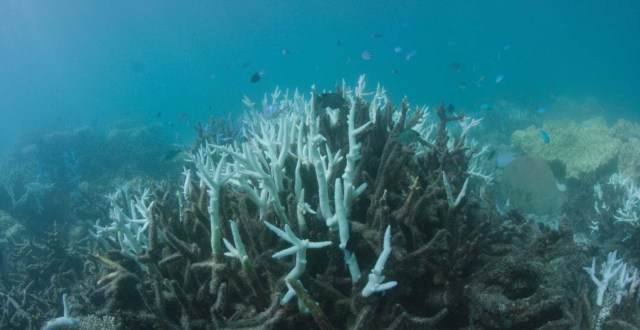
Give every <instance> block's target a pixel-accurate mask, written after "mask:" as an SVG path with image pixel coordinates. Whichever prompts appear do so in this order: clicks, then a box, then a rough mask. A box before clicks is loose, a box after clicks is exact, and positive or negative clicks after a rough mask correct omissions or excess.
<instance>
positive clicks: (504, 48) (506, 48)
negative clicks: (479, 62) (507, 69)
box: [502, 45, 511, 50]
mask: <svg viewBox="0 0 640 330" xmlns="http://www.w3.org/2000/svg"><path fill="white" fill-rule="evenodd" d="M502 49H503V50H509V49H511V45H504V47H502Z"/></svg>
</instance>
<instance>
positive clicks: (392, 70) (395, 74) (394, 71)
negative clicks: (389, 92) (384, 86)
mask: <svg viewBox="0 0 640 330" xmlns="http://www.w3.org/2000/svg"><path fill="white" fill-rule="evenodd" d="M391 74H392V75H393V76H394V77H397V76H398V75H399V74H400V72H398V69H391Z"/></svg>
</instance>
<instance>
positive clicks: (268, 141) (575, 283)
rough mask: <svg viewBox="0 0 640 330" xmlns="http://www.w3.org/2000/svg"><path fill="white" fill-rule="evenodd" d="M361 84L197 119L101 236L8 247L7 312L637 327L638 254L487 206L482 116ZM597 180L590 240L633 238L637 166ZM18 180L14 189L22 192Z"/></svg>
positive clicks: (203, 325)
mask: <svg viewBox="0 0 640 330" xmlns="http://www.w3.org/2000/svg"><path fill="white" fill-rule="evenodd" d="M365 87H366V86H365V78H364V76H362V77H360V79H359V80H358V82H357V85H356V86H355V88H353V89H352V88H349V87H348V86H347V85H346V84H345V83H342V84H341V85H337V86H336V88H335V90H334V91H331V92H326V91H322V92H319V91H316V89H315V87H312V89H311V92H310V94H309V95H304V94H301V93H299V92H298V91H295V92H293V93H291V94H290V93H289V92H284V93H282V92H281V91H280V90H279V89H276V90H275V91H274V92H273V93H272V94H271V95H269V96H265V97H264V99H263V101H262V105H261V106H256V104H255V103H253V102H252V101H251V100H249V99H245V100H244V104H245V105H246V107H247V110H246V112H245V115H244V119H243V123H242V127H238V128H234V129H231V127H232V126H228V127H229V128H230V130H229V131H228V132H225V133H224V136H225V137H229V138H223V139H221V138H220V135H219V134H218V133H219V132H217V131H215V130H214V128H215V127H217V126H214V125H212V126H211V131H210V130H209V127H207V128H206V130H205V129H204V128H202V127H200V128H201V130H200V131H199V133H200V136H199V138H198V140H197V142H196V144H195V145H194V147H192V148H190V149H189V153H188V155H187V156H186V159H185V161H184V170H183V171H182V176H180V175H179V174H178V173H176V178H174V179H175V181H173V183H172V182H155V183H148V184H144V183H142V180H139V179H138V180H129V181H127V182H126V183H123V184H120V185H119V187H118V188H117V189H115V192H113V193H111V194H109V196H108V198H107V199H106V204H105V206H104V210H105V212H103V213H106V210H107V209H108V210H109V211H108V216H107V215H106V214H105V216H104V217H103V218H100V219H98V220H93V221H92V222H91V224H90V227H91V228H90V229H89V232H90V236H91V237H90V238H89V239H87V238H84V239H82V240H81V242H82V243H69V244H68V245H65V243H63V242H62V241H61V240H60V239H59V237H58V236H57V231H56V230H55V228H54V233H52V234H49V236H47V238H46V241H45V242H44V243H42V244H36V243H32V242H30V241H29V240H27V241H26V242H24V243H14V245H13V249H14V250H13V251H14V252H12V256H11V260H12V262H15V263H18V264H20V263H21V262H22V263H25V264H26V265H24V264H22V265H23V266H24V267H22V268H21V269H28V272H26V273H25V272H22V273H21V271H20V270H16V271H12V272H9V275H7V276H8V279H9V281H10V282H11V283H15V288H13V289H6V290H5V292H0V301H2V302H4V304H5V308H4V312H3V313H2V314H0V325H2V326H6V327H19V328H30V329H35V328H38V327H40V326H42V325H44V329H60V328H78V329H96V328H100V329H117V328H122V329H305V328H306V329H427V328H433V329H456V328H475V329H538V328H544V329H569V328H585V329H587V328H593V329H600V328H604V327H607V326H609V325H611V324H612V323H611V322H610V324H607V322H609V321H611V320H613V319H615V322H617V323H616V324H617V325H620V326H621V327H622V326H623V325H624V326H626V325H629V324H627V323H624V322H626V321H622V319H620V318H618V317H619V316H620V315H623V316H624V317H626V319H629V318H632V317H634V316H633V315H637V313H635V314H634V313H633V311H634V306H635V305H634V304H636V303H637V300H638V294H637V291H638V290H637V289H638V286H639V285H640V275H638V270H637V269H636V268H635V267H633V266H632V265H631V263H625V262H623V260H622V258H618V252H617V251H613V252H610V253H609V254H608V256H607V258H606V261H604V262H603V263H602V264H601V265H600V266H599V267H598V265H597V262H596V259H597V258H596V257H593V255H594V254H595V253H594V252H593V248H590V247H589V246H590V245H589V244H591V243H584V242H582V243H581V241H580V238H579V237H578V236H574V234H573V231H572V229H571V226H570V225H569V224H568V222H569V219H568V217H562V218H561V219H560V220H557V222H558V223H557V224H556V225H555V226H554V227H553V229H551V228H552V227H542V226H539V225H538V224H536V223H535V222H532V221H528V220H527V219H526V218H525V217H524V216H522V215H521V214H520V213H519V212H517V211H514V210H510V209H509V201H508V200H507V202H506V204H505V206H504V208H503V209H497V207H496V208H494V207H493V204H494V203H495V200H496V199H497V198H495V196H493V197H488V196H487V195H488V194H490V193H491V192H490V191H492V190H491V189H490V188H491V185H492V184H493V183H494V179H495V178H496V172H495V166H491V164H489V163H488V162H487V160H488V159H489V157H491V156H490V154H491V151H490V149H489V148H488V147H487V146H482V145H479V143H478V142H477V141H475V140H474V139H472V138H471V136H472V134H473V130H474V128H475V127H476V126H478V125H479V124H480V123H481V120H482V119H472V118H469V117H467V116H466V115H465V114H463V113H458V112H456V111H455V108H454V107H453V106H448V107H447V106H445V105H444V104H443V103H441V104H440V105H439V106H438V107H436V108H434V109H429V108H428V107H414V108H412V107H410V105H409V103H408V100H407V99H406V98H405V99H403V100H402V102H401V103H400V104H399V106H397V107H396V106H394V105H393V104H392V102H391V100H390V99H389V98H388V97H387V94H386V92H385V90H384V89H383V88H382V87H380V86H378V87H377V88H376V89H375V90H374V91H372V92H367V91H366V90H365ZM212 122H213V120H212ZM225 127H227V126H225ZM233 127H236V126H233ZM205 131H206V132H205ZM532 132H533V133H531V134H533V135H534V137H535V131H533V130H532ZM553 132H555V131H553ZM559 140H561V139H559ZM537 142H539V141H537ZM554 143H556V142H551V143H549V144H547V145H546V146H549V147H553V146H554V145H553V144H554ZM558 143H559V142H558ZM543 164H544V163H543ZM545 166H546V165H545ZM551 181H553V180H551ZM551 185H552V186H553V188H554V189H555V184H554V183H553V182H552V183H551ZM39 187H40V189H49V188H47V187H46V185H45V184H44V183H43V184H41V185H40V186H39ZM36 188H37V187H36ZM34 189H35V188H34ZM593 192H594V194H593V195H594V196H593V197H594V198H595V204H594V203H593V199H588V198H587V199H585V200H589V201H588V203H589V206H588V209H589V210H591V212H592V213H593V214H595V215H597V218H593V219H592V220H590V224H587V225H588V228H586V227H587V226H585V230H586V231H587V232H588V231H589V230H590V232H591V235H592V237H593V239H594V240H595V239H598V240H603V237H605V236H611V235H610V234H609V233H611V230H612V228H617V226H624V229H625V230H620V231H617V233H618V234H616V235H625V236H624V237H620V240H621V241H623V242H624V241H630V242H635V241H637V240H636V239H635V238H637V234H638V231H637V230H636V229H637V228H638V227H639V226H638V221H639V220H638V219H639V216H638V214H640V206H639V205H640V193H639V189H638V188H637V187H636V186H635V185H634V184H633V181H631V180H630V179H628V178H626V177H625V176H623V175H621V174H616V175H613V176H612V177H611V180H610V182H609V184H608V185H600V184H597V185H596V186H595V187H594V189H593ZM24 193H26V192H24ZM589 194H590V192H589ZM17 195H19V193H18V194H14V195H11V197H12V200H11V201H12V202H13V203H18V202H20V201H21V200H22V199H24V200H25V203H26V200H27V199H26V198H22V197H16V196H17ZM30 195H34V193H33V192H31V193H30ZM34 196H35V195H34ZM616 196H618V197H619V198H618V197H616ZM592 205H593V206H592ZM0 216H3V217H4V215H3V214H0ZM94 219H95V218H94ZM0 225H1V223H0ZM616 237H618V236H616ZM584 240H585V241H588V239H584ZM74 244H75V245H74ZM611 250H615V249H610V250H609V251H611ZM620 251H622V250H620ZM620 255H621V256H623V257H624V258H625V259H627V258H629V257H630V258H632V256H629V255H628V254H624V252H621V254H620ZM592 257H593V258H592ZM585 260H591V265H587V267H584V266H585ZM627 260H629V259H627ZM631 261H633V259H631ZM27 265H28V267H27ZM581 267H584V268H583V269H584V272H583V271H581V270H580V269H581ZM16 269H18V267H16ZM567 270H569V271H567ZM571 270H573V271H571ZM585 272H586V274H585ZM42 274H54V275H47V276H44V275H42ZM576 279H577V280H576ZM20 283H22V284H20ZM592 283H594V284H595V286H594V285H592ZM9 290H10V291H9ZM38 290H40V291H38ZM34 292H46V294H45V296H46V297H47V298H46V299H43V298H40V297H38V296H37V295H34V294H33V293H34ZM578 292H583V293H582V294H577V293H578ZM53 297H55V298H53ZM60 297H62V302H63V304H62V305H63V308H64V310H63V312H62V313H60V306H59V305H60ZM589 297H591V298H589ZM54 299H55V302H53V301H54ZM52 304H55V305H52ZM54 311H55V312H54ZM61 314H62V315H63V316H59V315H61ZM33 315H36V316H33ZM47 320H48V321H47ZM622 328H624V327H622Z"/></svg>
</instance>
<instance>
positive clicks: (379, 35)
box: [371, 32, 384, 39]
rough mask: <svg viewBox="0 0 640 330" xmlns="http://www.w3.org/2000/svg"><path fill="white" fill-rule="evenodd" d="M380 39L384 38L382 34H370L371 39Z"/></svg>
mask: <svg viewBox="0 0 640 330" xmlns="http://www.w3.org/2000/svg"><path fill="white" fill-rule="evenodd" d="M382 37H384V34H382V33H380V32H374V33H372V34H371V38H373V39H380V38H382Z"/></svg>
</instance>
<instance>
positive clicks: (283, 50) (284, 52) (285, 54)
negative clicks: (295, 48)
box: [282, 48, 291, 56]
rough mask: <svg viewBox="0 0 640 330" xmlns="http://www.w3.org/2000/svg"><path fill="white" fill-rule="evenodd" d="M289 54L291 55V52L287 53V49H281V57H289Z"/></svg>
mask: <svg viewBox="0 0 640 330" xmlns="http://www.w3.org/2000/svg"><path fill="white" fill-rule="evenodd" d="M289 54H291V51H289V50H288V49H286V48H283V49H282V55H283V56H289Z"/></svg>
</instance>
